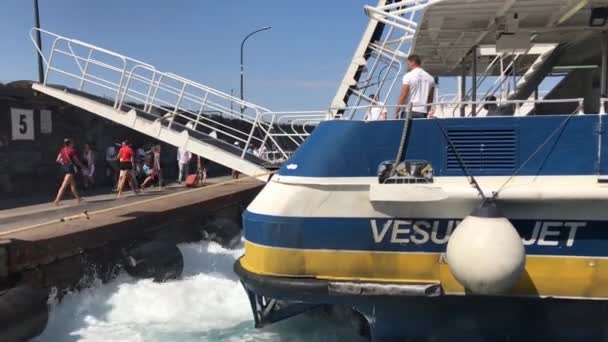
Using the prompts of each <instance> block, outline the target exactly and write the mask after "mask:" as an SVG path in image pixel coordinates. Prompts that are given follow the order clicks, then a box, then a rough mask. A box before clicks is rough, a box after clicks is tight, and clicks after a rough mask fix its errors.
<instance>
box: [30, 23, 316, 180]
mask: <svg viewBox="0 0 608 342" xmlns="http://www.w3.org/2000/svg"><path fill="white" fill-rule="evenodd" d="M36 31H39V32H40V33H41V34H43V35H44V36H45V38H46V39H45V40H46V41H47V42H51V43H50V44H49V45H47V49H46V50H43V49H41V47H39V46H38V45H37V44H36V41H35V39H34V37H33V35H34V34H35V33H36ZM30 38H31V39H32V42H33V43H34V45H35V47H36V49H37V51H38V53H39V54H40V55H41V56H42V59H43V61H44V64H45V77H44V83H42V84H34V85H33V88H34V89H35V90H37V91H39V92H41V93H44V94H47V95H49V96H52V97H55V98H57V99H60V100H62V101H64V102H67V103H70V104H72V105H74V106H77V107H80V108H82V109H85V110H87V111H89V112H91V113H94V114H97V115H100V116H102V117H104V118H106V119H108V120H111V121H114V122H116V123H119V124H121V125H124V126H127V127H130V128H132V129H134V130H136V131H139V132H141V133H144V134H147V135H149V136H151V137H154V138H156V139H158V140H161V141H164V142H166V143H169V144H171V145H174V146H177V147H183V148H185V149H187V150H190V151H191V152H193V153H195V154H197V155H201V156H203V157H204V158H207V159H209V160H212V161H214V162H216V163H219V164H222V165H224V166H227V167H229V168H232V169H234V170H237V171H239V172H241V173H243V174H246V175H249V176H259V175H265V174H267V173H268V170H269V169H274V168H276V167H278V166H280V164H281V162H283V161H285V160H286V159H287V158H289V156H290V155H291V153H292V152H293V151H294V150H295V149H297V147H298V146H299V145H300V144H301V143H302V142H303V141H304V139H305V138H306V137H307V136H308V135H309V134H310V131H311V129H310V126H312V125H315V124H317V123H318V122H320V121H322V120H323V119H325V118H326V117H327V113H326V112H299V113H295V112H293V113H274V112H271V111H270V110H268V109H266V108H264V107H261V106H258V105H256V104H253V103H251V102H247V101H242V100H240V99H238V98H236V97H233V96H230V95H228V94H226V93H223V92H221V91H219V90H216V89H213V88H211V87H209V86H206V85H203V84H200V83H197V82H194V81H191V80H189V79H186V78H184V77H181V76H178V75H175V74H173V73H169V72H163V71H160V70H158V69H157V68H155V67H154V66H152V65H150V64H147V63H144V62H141V61H139V60H136V59H133V58H130V57H127V56H124V55H122V54H119V53H116V52H113V51H109V50H106V49H104V48H101V47H98V46H95V45H92V44H89V43H85V42H82V41H79V40H77V39H71V38H67V37H63V36H60V35H57V34H54V33H52V32H48V31H45V30H38V29H32V30H31V31H30ZM51 82H52V83H51ZM58 84H59V85H58ZM235 109H236V110H235ZM297 123H299V124H297ZM254 150H255V152H256V153H253V152H254Z"/></svg>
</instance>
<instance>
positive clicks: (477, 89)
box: [235, 0, 608, 341]
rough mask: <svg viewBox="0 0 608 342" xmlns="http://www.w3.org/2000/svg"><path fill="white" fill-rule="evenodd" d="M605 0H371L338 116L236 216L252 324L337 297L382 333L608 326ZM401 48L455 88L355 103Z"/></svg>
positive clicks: (375, 86) (601, 333)
mask: <svg viewBox="0 0 608 342" xmlns="http://www.w3.org/2000/svg"><path fill="white" fill-rule="evenodd" d="M607 6H608V2H606V1H596V0H589V1H569V0H551V1H549V0H507V1H497V0H490V1H475V0H473V1H471V0H438V1H433V0H403V1H388V0H380V1H379V3H378V4H377V5H376V6H371V5H368V6H365V13H366V14H367V15H368V16H369V23H368V26H367V28H366V30H365V31H364V34H363V38H362V39H361V42H360V43H359V46H358V47H357V49H356V51H355V54H354V57H353V60H352V62H351V64H350V65H349V67H348V69H347V71H346V73H345V76H344V79H343V80H342V82H341V83H340V84H339V86H338V91H337V93H336V96H335V98H334V100H333V101H332V104H331V108H330V109H329V110H328V115H327V117H328V119H327V120H324V121H323V122H321V123H320V124H319V125H318V126H317V127H316V128H315V129H314V131H313V132H312V134H311V135H310V137H308V138H307V139H306V141H305V142H304V143H303V144H302V145H301V146H299V148H298V149H297V150H296V151H295V153H294V154H293V155H292V156H291V157H290V158H289V159H288V160H287V161H286V162H285V163H284V164H283V165H282V167H281V168H280V170H279V171H278V172H277V173H276V174H274V175H273V177H272V178H271V179H270V181H269V182H268V183H267V184H266V186H265V187H264V189H263V190H262V191H261V193H260V194H259V195H258V196H257V198H256V199H255V200H254V201H253V202H252V203H251V204H250V205H249V207H248V208H247V210H246V212H245V213H244V215H243V222H244V238H245V253H244V255H243V257H242V258H240V259H239V260H238V261H237V262H236V264H235V271H236V273H237V274H238V275H239V277H240V279H241V282H242V284H243V286H244V288H245V291H246V292H247V294H248V296H249V299H250V302H251V307H252V311H253V316H254V320H255V325H256V327H263V326H266V325H268V324H273V323H276V322H280V321H282V320H285V319H288V318H290V317H293V316H296V315H299V314H302V313H305V312H308V311H311V310H314V309H316V308H336V310H337V309H346V310H348V311H349V312H352V313H353V317H355V319H356V320H357V322H359V323H360V324H361V327H362V328H361V329H360V330H361V332H362V333H363V334H365V335H367V336H369V338H370V340H371V341H403V340H408V339H413V340H431V341H443V340H449V341H503V340H504V341H521V340H560V341H569V340H576V341H583V340H593V341H602V340H608V329H607V327H608V325H606V322H607V320H608V311H607V310H608V305H607V304H608V301H607V300H608V230H607V228H608V210H606V205H607V203H608V201H607V200H608V184H606V182H607V181H608V160H607V157H608V155H607V153H608V139H606V138H604V135H606V132H607V130H606V128H608V127H607V125H608V123H607V120H606V119H605V104H606V102H607V99H606V97H608V92H607V87H608V80H607V75H608V36H607V35H606V33H605V32H606V29H607V26H606V19H607V17H608V7H607ZM410 54H417V55H419V56H420V57H421V58H422V60H423V64H422V66H423V67H424V68H425V69H426V70H427V71H428V72H429V73H431V74H432V75H434V76H436V78H437V80H438V81H439V82H453V84H454V85H457V87H458V94H455V95H449V94H445V95H444V94H441V93H437V94H436V96H435V100H434V103H433V104H432V107H433V108H434V112H435V115H434V117H432V118H425V119H412V117H411V112H412V104H410V105H409V106H407V107H405V108H401V109H403V110H405V111H406V113H408V115H407V116H406V118H405V119H400V120H397V119H391V118H390V117H389V120H379V121H363V120H362V118H363V117H364V114H365V112H366V111H368V110H369V109H370V107H373V106H378V105H382V106H386V107H387V108H388V112H389V113H392V111H394V110H396V109H395V108H394V105H391V103H396V96H397V92H398V91H399V88H400V82H399V80H400V77H401V76H402V75H403V74H404V73H405V72H406V70H405V59H406V57H407V56H408V55H410ZM438 88H441V87H438ZM436 91H437V90H436ZM437 92H438V91H437ZM370 94H374V95H376V98H380V99H382V104H378V102H374V100H373V99H372V98H371V97H370V96H369V95H370ZM488 104H490V105H495V108H496V111H493V112H492V113H491V112H490V110H489V108H491V107H490V106H488Z"/></svg>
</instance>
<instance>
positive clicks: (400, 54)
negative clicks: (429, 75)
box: [330, 0, 441, 119]
mask: <svg viewBox="0 0 608 342" xmlns="http://www.w3.org/2000/svg"><path fill="white" fill-rule="evenodd" d="M440 1H441V0H379V1H378V4H377V5H376V6H369V5H366V6H365V7H364V8H365V13H366V14H367V15H368V17H369V18H370V20H369V23H368V26H367V28H366V30H365V32H364V34H363V37H362V39H361V42H360V43H359V46H358V48H357V50H356V51H355V55H354V56H353V58H352V61H351V63H350V65H349V67H348V69H347V71H346V73H345V75H344V77H343V79H342V82H341V83H340V85H339V87H338V90H337V92H336V95H335V97H334V99H333V101H332V104H331V110H330V112H331V114H332V116H333V117H346V118H348V119H361V118H363V115H364V114H363V113H360V112H361V111H364V110H365V108H366V107H368V105H374V104H376V103H377V102H378V101H379V102H383V103H387V100H388V99H390V98H391V96H393V97H394V94H392V93H393V91H394V89H395V85H396V84H397V81H398V80H399V75H401V74H402V73H403V72H404V71H405V70H404V65H403V61H404V60H405V59H406V58H407V56H408V55H409V53H410V49H411V47H412V45H413V42H414V40H415V39H416V32H417V28H418V23H417V22H416V20H418V18H419V17H420V14H421V13H422V12H423V11H424V10H425V9H426V8H427V7H428V6H430V5H432V4H434V3H437V2H440ZM397 88H399V87H397ZM398 90H399V89H398ZM369 95H374V96H375V98H376V99H377V100H372V99H371V98H370V96H369ZM347 108H350V109H347Z"/></svg>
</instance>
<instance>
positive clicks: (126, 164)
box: [120, 162, 133, 171]
mask: <svg viewBox="0 0 608 342" xmlns="http://www.w3.org/2000/svg"><path fill="white" fill-rule="evenodd" d="M120 169H121V170H129V171H131V170H133V164H132V163H131V162H120Z"/></svg>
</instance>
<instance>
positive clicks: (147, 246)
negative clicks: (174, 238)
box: [124, 241, 184, 282]
mask: <svg viewBox="0 0 608 342" xmlns="http://www.w3.org/2000/svg"><path fill="white" fill-rule="evenodd" d="M124 267H125V270H126V271H127V273H129V275H130V276H132V277H134V278H153V279H154V281H156V282H163V281H166V280H169V279H177V278H179V277H180V276H181V275H182V272H183V270H184V257H183V256H182V253H181V252H180V250H179V248H177V246H176V245H175V244H173V243H168V242H162V241H151V242H147V243H144V244H143V245H140V246H137V247H135V248H132V249H130V250H128V251H126V252H125V255H124Z"/></svg>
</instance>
